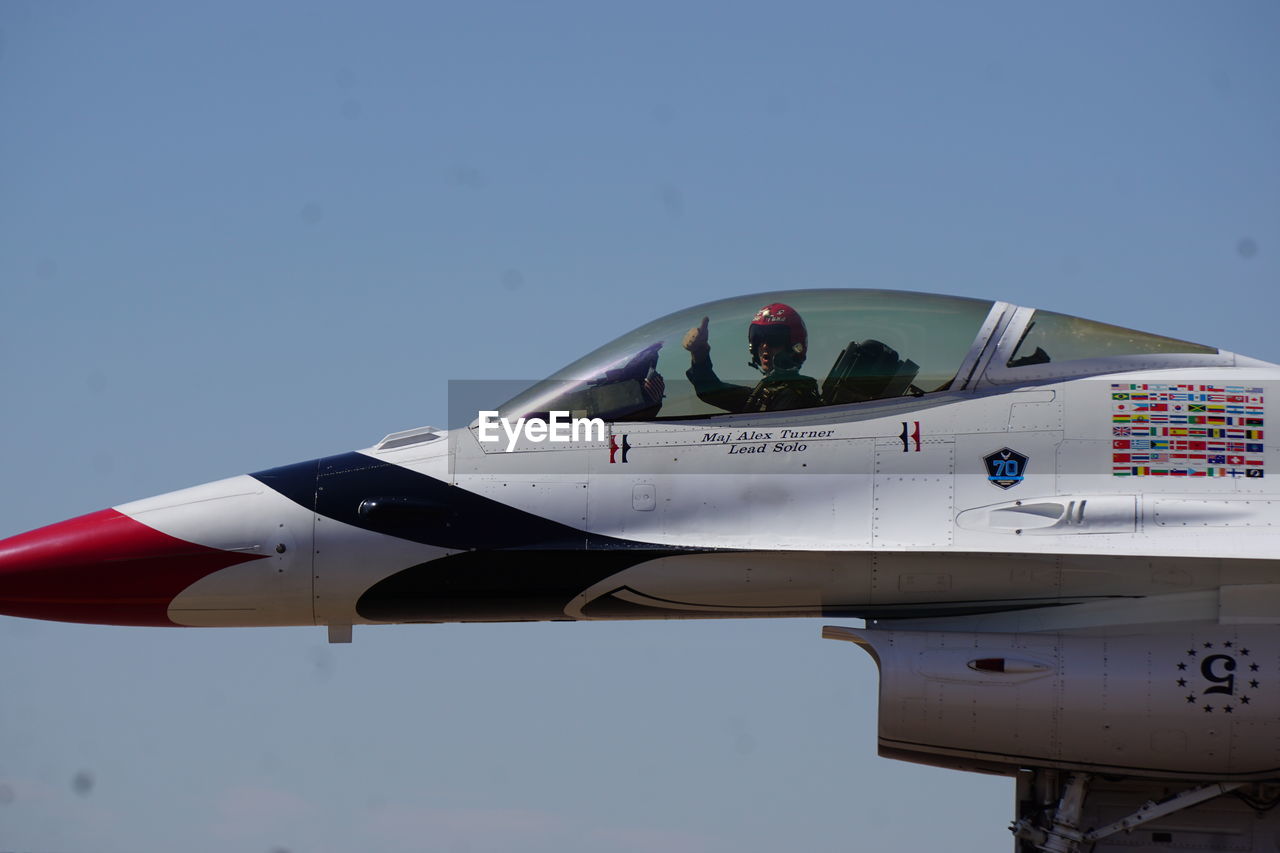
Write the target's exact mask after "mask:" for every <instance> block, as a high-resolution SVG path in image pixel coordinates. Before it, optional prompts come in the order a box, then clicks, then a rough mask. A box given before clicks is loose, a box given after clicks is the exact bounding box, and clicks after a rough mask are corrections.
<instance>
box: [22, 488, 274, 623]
mask: <svg viewBox="0 0 1280 853" xmlns="http://www.w3.org/2000/svg"><path fill="white" fill-rule="evenodd" d="M253 559H258V555H252V554H241V553H234V552H229V551H222V550H219V549H217V548H209V547H206V546H204V545H197V544H195V543H192V542H186V541H184V540H182V539H177V538H175V537H173V536H169V535H168V534H165V533H161V532H160V531H158V530H155V529H153V528H151V527H148V526H147V525H145V524H143V523H141V522H139V521H135V520H134V519H132V518H130V517H129V516H127V515H125V514H124V513H121V512H118V511H116V510H114V509H104V510H102V511H101V512H95V513H90V514H89V515H82V516H80V517H79V518H73V519H70V520H68V521H62V522H59V523H58V524H51V525H49V526H48V527H42V528H40V529H39V530H32V531H30V532H28V533H21V534H19V535H17V536H13V537H10V538H8V539H5V540H2V541H0V614H4V615H7V616H25V617H27V618H31V619H54V620H58V621H62V622H90V623H96V624H106V625H173V624H175V623H174V622H173V621H171V620H170V619H169V617H168V613H167V611H168V606H169V602H170V601H172V600H173V597H174V596H175V595H177V594H178V593H179V592H181V591H182V590H183V589H185V588H186V587H188V586H190V585H191V584H193V583H195V582H196V581H198V580H199V579H200V578H203V577H205V576H206V575H209V574H211V573H213V572H215V571H217V570H218V569H222V568H226V567H227V566H231V565H235V564H236V563H242V562H245V561H247V560H253Z"/></svg>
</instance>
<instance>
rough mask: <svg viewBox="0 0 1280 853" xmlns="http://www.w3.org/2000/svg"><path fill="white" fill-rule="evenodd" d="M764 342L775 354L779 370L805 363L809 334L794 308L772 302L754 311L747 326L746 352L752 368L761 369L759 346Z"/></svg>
mask: <svg viewBox="0 0 1280 853" xmlns="http://www.w3.org/2000/svg"><path fill="white" fill-rule="evenodd" d="M764 343H767V344H769V345H770V347H772V348H773V349H774V350H776V351H778V355H776V356H775V357H774V358H775V361H776V362H777V365H778V367H781V368H783V369H793V368H798V367H799V366H800V365H802V364H804V357H805V354H806V353H807V352H808V349H809V331H808V330H807V329H806V328H805V327H804V320H802V319H800V315H799V313H797V312H796V309H794V308H792V307H791V306H790V305H784V304H783V303H781V302H774V303H773V304H771V305H766V306H764V307H763V308H761V309H760V310H759V311H757V312H756V316H755V317H753V318H752V320H751V325H750V326H748V327H747V349H748V350H749V351H750V352H751V366H752V367H757V368H758V367H759V366H760V355H759V347H760V344H764Z"/></svg>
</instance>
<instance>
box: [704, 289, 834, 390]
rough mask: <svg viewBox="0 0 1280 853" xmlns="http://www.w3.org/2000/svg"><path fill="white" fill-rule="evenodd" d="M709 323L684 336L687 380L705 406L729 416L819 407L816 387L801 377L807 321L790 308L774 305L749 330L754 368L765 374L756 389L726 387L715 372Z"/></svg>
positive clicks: (807, 336) (805, 349)
mask: <svg viewBox="0 0 1280 853" xmlns="http://www.w3.org/2000/svg"><path fill="white" fill-rule="evenodd" d="M707 322H708V318H707V317H703V318H702V324H701V325H699V326H695V327H694V328H692V329H690V330H689V331H688V332H687V333H686V334H685V336H684V348H685V349H687V350H688V351H689V356H690V359H691V362H692V364H691V365H690V367H689V369H688V370H687V371H685V376H687V377H689V381H690V382H691V383H693V390H694V391H695V392H696V393H697V395H698V398H699V399H701V400H702V401H703V402H704V403H710V404H711V405H713V406H715V407H716V408H719V409H724V410H725V411H727V412H735V413H736V412H780V411H785V410H787V409H807V408H809V407H811V406H821V405H822V397H821V396H820V395H819V393H818V383H817V382H816V381H814V380H813V379H812V378H810V377H808V376H801V375H800V366H801V365H802V364H804V359H805V355H806V354H807V351H808V347H809V333H808V331H807V330H806V329H805V327H804V320H802V319H800V315H799V314H798V313H796V310H795V309H794V308H792V307H791V306H790V305H784V304H782V303H781V302H774V303H773V304H771V305H766V306H764V307H763V308H761V309H760V310H759V311H757V312H756V316H755V317H754V318H752V320H751V325H750V326H748V327H747V350H748V352H750V353H751V366H752V367H754V368H756V369H757V370H759V371H760V372H761V373H763V374H764V378H763V379H761V380H760V382H759V383H758V384H757V385H756V386H755V387H754V388H748V387H747V386H745V385H731V384H729V383H727V382H722V381H721V380H720V377H718V376H716V373H715V370H713V369H712V366H711V344H710V343H709V342H708V340H707Z"/></svg>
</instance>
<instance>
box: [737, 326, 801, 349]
mask: <svg viewBox="0 0 1280 853" xmlns="http://www.w3.org/2000/svg"><path fill="white" fill-rule="evenodd" d="M747 341H748V343H750V344H751V348H752V349H755V348H756V347H758V346H760V345H761V344H768V345H769V346H771V347H773V348H775V349H778V348H781V347H786V346H790V345H791V329H790V328H788V327H787V325H786V324H785V323H773V324H770V325H767V326H766V325H756V324H752V325H751V327H750V328H749V329H748V330H747Z"/></svg>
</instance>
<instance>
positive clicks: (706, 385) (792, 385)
mask: <svg viewBox="0 0 1280 853" xmlns="http://www.w3.org/2000/svg"><path fill="white" fill-rule="evenodd" d="M684 375H685V376H687V377H688V378H689V381H690V382H692V383H693V390H694V391H695V392H696V393H697V395H698V399H700V400H702V402H704V403H710V404H711V405H712V406H715V407H716V408H718V409H724V410H725V411H726V412H734V413H737V412H782V411H786V410H788V409H808V408H810V407H812V406H821V405H822V396H821V395H820V394H819V393H818V383H817V382H816V381H815V380H814V379H812V378H810V377H808V376H801V375H800V371H799V369H795V370H774V371H773V372H771V373H770V374H769V375H768V376H766V377H764V378H763V379H761V380H760V382H759V383H758V384H757V385H756V387H755V388H748V387H747V386H745V385H731V384H729V383H728V382H722V381H720V377H719V376H716V372H715V370H713V369H712V367H711V357H710V356H707V357H706V358H705V359H703V360H701V361H699V362H696V363H695V364H694V365H693V366H692V367H690V368H689V369H688V370H686V371H685V373H684Z"/></svg>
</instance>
